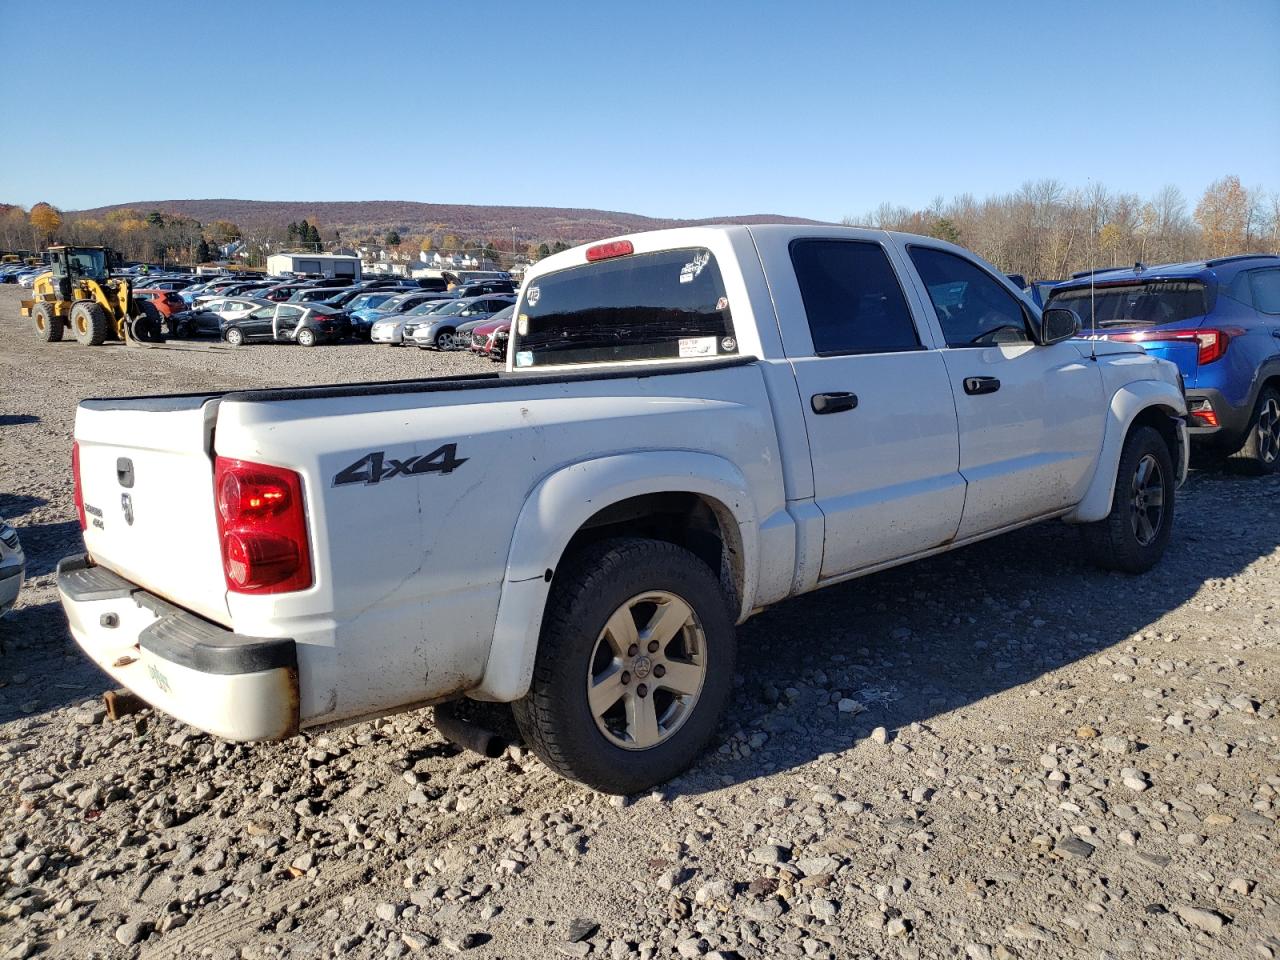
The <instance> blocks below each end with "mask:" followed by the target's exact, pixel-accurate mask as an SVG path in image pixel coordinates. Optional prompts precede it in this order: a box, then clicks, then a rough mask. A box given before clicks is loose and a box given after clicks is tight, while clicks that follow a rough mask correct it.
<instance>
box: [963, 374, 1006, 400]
mask: <svg viewBox="0 0 1280 960" xmlns="http://www.w3.org/2000/svg"><path fill="white" fill-rule="evenodd" d="M999 389H1000V381H999V380H997V379H996V378H995V377H965V378H964V392H965V393H967V394H969V396H971V397H977V396H981V395H982V394H984V393H995V392H996V391H997V390H999Z"/></svg>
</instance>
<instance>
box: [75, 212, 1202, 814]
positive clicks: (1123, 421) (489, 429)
mask: <svg viewBox="0 0 1280 960" xmlns="http://www.w3.org/2000/svg"><path fill="white" fill-rule="evenodd" d="M515 318H516V320H515V323H514V326H513V330H512V333H511V346H510V350H509V353H508V369H507V370H506V371H505V372H504V373H500V374H495V373H489V374H477V375H475V376H462V377H447V378H441V379H430V380H414V381H401V382H392V383H369V384H356V385H349V386H317V387H304V388H284V389H270V390H251V391H237V392H232V393H223V394H213V393H202V394H193V395H186V396H168V397H146V398H139V399H124V400H119V399H117V400H86V401H84V402H83V403H82V404H81V405H80V408H79V411H78V414H77V417H76V427H75V440H76V444H75V448H74V457H73V459H74V462H75V478H76V502H77V505H78V507H79V510H80V523H81V526H82V527H83V528H84V540H85V547H86V551H87V552H86V553H85V554H84V555H81V556H76V557H71V558H68V559H67V560H65V561H63V562H62V564H61V565H60V567H59V571H58V587H59V590H60V593H61V597H62V602H63V605H64V607H65V608H66V612H67V615H68V617H69V618H70V622H71V629H72V632H73V633H74V634H75V637H76V640H77V641H78V642H79V643H80V645H81V646H82V647H83V648H84V649H85V651H86V652H87V653H88V654H89V656H91V657H92V658H93V659H94V661H96V662H97V663H98V665H99V666H101V667H102V669H103V670H105V671H106V672H107V673H109V674H110V675H111V676H112V677H114V678H115V679H116V680H117V681H119V682H120V683H122V684H124V685H125V686H127V687H129V688H130V689H132V690H133V691H135V692H136V693H138V694H139V695H141V696H142V697H143V698H144V699H145V700H147V701H149V702H150V703H151V704H153V705H154V706H156V707H157V708H159V709H161V710H164V711H166V712H168V713H170V714H172V715H174V716H175V717H178V718H179V719H181V720H184V721H186V722H188V723H190V724H192V725H193V726H196V727H199V728H201V729H203V730H206V731H209V732H211V733H214V734H216V735H218V736H222V737H227V738H231V739H236V740H258V739H273V738H281V737H287V736H290V735H291V734H294V733H296V732H297V731H298V730H299V729H301V728H308V727H311V728H314V727H319V726H324V725H331V724H334V723H338V722H346V721H351V720H354V719H356V718H362V717H369V716H373V715H378V714H384V713H388V712H391V711H396V710H400V709H404V708H406V707H409V706H414V705H420V704H429V703H440V702H444V701H448V700H450V699H454V698H458V697H463V696H466V697H472V698H476V699H481V700H490V701H506V702H511V703H513V704H514V709H515V713H516V718H517V721H518V723H519V725H520V727H521V730H522V733H523V734H524V736H525V737H526V739H527V740H528V742H529V743H530V745H531V746H532V747H533V749H534V750H535V751H536V752H537V753H538V754H539V755H540V756H541V757H542V759H543V760H544V761H545V762H546V763H548V764H549V765H550V766H551V767H553V768H554V769H556V770H557V771H559V772H561V773H562V774H564V775H566V776H569V777H573V778H576V779H578V780H580V781H582V782H584V783H587V784H589V785H591V786H593V787H595V788H597V789H601V790H605V791H612V792H631V791H636V790H639V789H642V788H645V787H648V786H650V785H652V784H655V783H658V782H661V781H663V780H665V779H668V778H670V777H671V776H673V775H674V774H676V773H677V772H678V771H680V770H681V769H683V768H684V767H685V766H687V765H688V764H690V763H691V762H692V761H693V760H694V759H695V758H696V757H697V755H698V753H699V751H700V750H701V749H702V748H703V747H704V746H705V744H706V743H707V742H708V740H709V739H710V738H711V737H712V735H713V733H714V730H715V728H716V725H717V723H718V721H719V718H720V715H721V713H722V711H723V710H724V709H725V707H726V704H727V701H728V698H729V695H730V690H731V687H732V677H733V670H734V654H735V637H734V625H735V623H741V622H742V621H744V620H746V619H747V618H748V617H750V616H751V615H752V614H753V613H755V612H757V611H759V610H761V609H763V608H765V607H767V606H769V605H770V604H775V603H778V602H779V601H781V600H784V599H786V598H788V597H793V596H796V595H797V594H802V593H806V592H808V591H810V590H814V589H816V588H818V587H822V586H826V585H828V584H832V583H838V582H840V581H843V580H848V579H849V578H852V577H859V576H862V575H864V574H868V573H871V572H873V571H877V570H882V569H884V568H886V567H890V566H893V565H895V564H899V563H904V562H906V561H909V560H914V559H917V558H920V557H927V556H930V555H932V554H936V553H939V552H942V551H945V550H952V549H955V548H956V547H960V546H963V545H965V544H968V543H973V542H974V541H976V540H981V539H983V538H986V537H990V536H993V535H995V534H999V533H1003V532H1005V531H1008V530H1013V529H1015V528H1017V527H1021V526H1024V525H1026V524H1029V523H1034V522H1037V521H1041V520H1048V519H1054V518H1057V519H1061V520H1064V521H1066V522H1067V523H1071V524H1077V525H1079V526H1080V528H1081V530H1082V531H1083V532H1084V534H1085V537H1084V540H1085V543H1086V544H1087V545H1088V547H1089V549H1090V550H1091V551H1092V553H1093V555H1094V556H1095V557H1096V558H1097V559H1098V561H1099V562H1101V563H1102V564H1104V565H1106V566H1108V567H1111V568H1116V569H1120V570H1125V571H1129V572H1134V573H1137V572H1141V571H1143V570H1145V569H1147V568H1148V567H1150V566H1151V565H1152V564H1154V563H1155V562H1156V561H1157V560H1158V559H1159V558H1160V556H1161V554H1162V553H1163V551H1164V549H1165V545H1166V543H1167V542H1168V539H1169V535H1170V530H1171V526H1172V523H1173V509H1174V494H1175V491H1176V489H1177V487H1178V485H1179V484H1180V483H1181V481H1182V479H1183V478H1184V477H1185V472H1186V462H1187V440H1186V427H1185V422H1184V416H1185V414H1186V409H1185V403H1184V397H1183V392H1182V388H1181V383H1180V380H1179V376H1178V372H1177V369H1176V368H1175V367H1174V366H1173V365H1172V364H1170V363H1167V362H1165V361H1163V360H1159V359H1156V358H1154V357H1149V356H1147V355H1146V354H1145V353H1144V352H1143V350H1142V348H1141V347H1140V346H1139V345H1136V344H1130V343H1112V342H1106V341H1098V342H1086V341H1083V340H1079V339H1073V338H1074V337H1075V335H1076V333H1078V331H1079V322H1080V321H1079V318H1077V317H1076V316H1075V315H1074V314H1072V313H1071V312H1070V311H1066V310H1058V311H1048V312H1047V314H1046V315H1045V316H1043V317H1042V316H1041V314H1040V312H1039V311H1038V310H1037V309H1036V308H1035V307H1034V306H1033V305H1032V304H1031V303H1030V302H1029V301H1028V300H1026V299H1024V298H1023V297H1022V295H1021V294H1020V293H1019V292H1018V291H1017V290H1016V289H1015V288H1014V287H1013V286H1012V285H1011V284H1010V283H1009V282H1008V281H1007V279H1006V278H1005V277H1004V276H1003V275H1002V274H1001V273H1000V272H999V271H997V270H996V269H995V268H993V267H992V266H990V265H989V264H987V263H985V262H983V261H982V260H980V259H978V258H976V257H974V256H973V255H972V254H970V253H967V252H966V251H964V250H962V249H960V248H958V247H955V246H953V245H950V244H947V243H944V242H941V241H938V240H933V239H930V238H926V237H916V236H909V235H902V234H893V233H886V232H882V231H869V230H855V229H848V228H839V227H809V226H774V225H769V226H750V227H748V226H724V227H698V228H688V229H676V230H665V231H657V232H652V233H642V234H636V235H632V236H628V237H622V238H618V239H616V240H612V241H609V242H606V243H602V244H599V245H596V246H591V247H579V248H576V249H572V250H569V251H566V252H564V253H561V254H557V255H555V256H552V257H549V258H547V259H545V260H543V261H541V262H540V263H538V264H537V266H536V267H534V268H533V269H532V270H531V271H530V273H529V276H528V278H527V280H526V282H525V284H524V287H523V289H522V291H521V293H520V298H519V302H518V305H517V307H516V311H515Z"/></svg>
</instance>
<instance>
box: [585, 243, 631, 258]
mask: <svg viewBox="0 0 1280 960" xmlns="http://www.w3.org/2000/svg"><path fill="white" fill-rule="evenodd" d="M631 253H635V247H633V246H632V245H631V241H630V240H614V241H613V242H612V243H601V244H597V245H596V246H594V247H588V248H587V261H588V262H589V263H594V262H595V261H597V260H608V259H610V258H612V257H625V256H627V255H628V254H631Z"/></svg>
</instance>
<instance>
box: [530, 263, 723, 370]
mask: <svg viewBox="0 0 1280 960" xmlns="http://www.w3.org/2000/svg"><path fill="white" fill-rule="evenodd" d="M515 331H516V338H517V342H516V345H515V351H516V353H515V365H516V366H517V367H533V366H546V365H548V364H570V363H604V362H609V361H620V360H675V359H679V358H682V357H683V358H696V357H703V358H707V357H717V356H726V355H732V354H736V353H737V352H738V343H737V339H736V338H735V336H734V333H733V318H732V314H731V311H730V309H729V298H728V296H726V294H725V289H724V280H723V278H722V277H721V275H720V266H719V264H717V263H716V258H715V256H714V255H713V254H712V253H711V251H710V250H706V249H702V248H689V249H682V250H663V251H660V252H658V253H640V254H633V255H630V256H624V257H618V258H615V259H612V260H602V261H598V262H596V263H587V264H583V265H581V266H577V267H570V268H568V269H567V270H560V271H558V272H556V273H550V274H547V275H545V276H542V277H539V278H538V279H537V280H536V281H535V282H534V283H533V285H532V286H530V287H529V289H528V290H526V291H525V296H524V300H523V301H522V302H521V304H520V315H519V317H518V318H517V320H516V324H515Z"/></svg>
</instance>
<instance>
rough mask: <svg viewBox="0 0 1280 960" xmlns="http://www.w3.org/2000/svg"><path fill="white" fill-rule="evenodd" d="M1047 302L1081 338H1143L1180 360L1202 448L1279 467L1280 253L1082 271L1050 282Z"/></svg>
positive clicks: (1246, 463)
mask: <svg viewBox="0 0 1280 960" xmlns="http://www.w3.org/2000/svg"><path fill="white" fill-rule="evenodd" d="M1091 279H1092V290H1091V289H1090V280H1091ZM1049 307H1069V308H1071V309H1072V310H1074V311H1075V312H1076V313H1077V314H1078V315H1079V317H1080V319H1081V326H1082V328H1083V331H1084V332H1083V333H1082V336H1096V337H1098V338H1101V339H1108V340H1129V341H1137V342H1139V343H1141V344H1142V345H1143V347H1144V348H1146V351H1147V352H1148V353H1152V354H1155V355H1156V356H1159V357H1164V358H1165V359H1166V360H1170V361H1172V362H1173V363H1176V364H1177V365H1178V369H1179V370H1181V371H1182V376H1183V379H1184V381H1185V382H1186V390H1187V409H1188V412H1189V413H1190V417H1189V421H1188V426H1189V428H1190V434H1191V440H1192V443H1193V449H1196V450H1197V452H1199V453H1200V454H1201V455H1202V456H1203V455H1204V454H1210V455H1215V454H1216V455H1219V456H1229V457H1230V458H1231V459H1232V460H1233V461H1234V464H1235V465H1236V466H1238V467H1240V468H1242V469H1244V470H1245V471H1247V472H1251V473H1274V472H1276V470H1277V469H1280V256H1276V255H1273V254H1242V255H1240V256H1235V257H1221V258H1219V259H1217V260H1202V261H1199V262H1197V263H1175V264H1170V265H1167V266H1160V267H1143V266H1142V265H1141V264H1137V265H1135V266H1134V267H1133V268H1132V269H1129V268H1125V269H1117V270H1094V271H1092V273H1090V272H1088V271H1086V272H1085V273H1082V274H1076V275H1075V276H1073V277H1072V278H1071V279H1070V280H1068V281H1066V282H1064V283H1061V284H1059V285H1057V286H1055V287H1053V288H1052V290H1051V291H1050V294H1049V300H1048V302H1047V303H1046V304H1045V309H1048V308H1049ZM1091 316H1092V322H1091V319H1090V318H1091Z"/></svg>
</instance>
